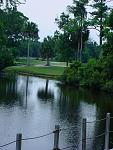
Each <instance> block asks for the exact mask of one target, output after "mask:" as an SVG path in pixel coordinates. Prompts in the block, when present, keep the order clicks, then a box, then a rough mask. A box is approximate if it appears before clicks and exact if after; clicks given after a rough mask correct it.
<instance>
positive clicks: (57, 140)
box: [53, 125, 60, 150]
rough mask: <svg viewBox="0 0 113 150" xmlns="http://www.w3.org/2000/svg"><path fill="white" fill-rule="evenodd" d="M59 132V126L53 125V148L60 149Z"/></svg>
mask: <svg viewBox="0 0 113 150" xmlns="http://www.w3.org/2000/svg"><path fill="white" fill-rule="evenodd" d="M59 132H60V126H59V125H55V131H54V148H53V150H60V149H59Z"/></svg>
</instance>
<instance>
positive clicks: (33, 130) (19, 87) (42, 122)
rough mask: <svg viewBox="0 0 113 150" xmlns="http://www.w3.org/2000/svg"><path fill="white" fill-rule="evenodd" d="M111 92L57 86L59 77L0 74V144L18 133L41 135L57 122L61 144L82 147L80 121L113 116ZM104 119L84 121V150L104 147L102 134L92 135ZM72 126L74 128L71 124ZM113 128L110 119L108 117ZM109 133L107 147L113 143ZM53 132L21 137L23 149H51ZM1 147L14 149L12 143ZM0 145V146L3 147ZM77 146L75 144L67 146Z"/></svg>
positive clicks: (5, 149)
mask: <svg viewBox="0 0 113 150" xmlns="http://www.w3.org/2000/svg"><path fill="white" fill-rule="evenodd" d="M112 97H113V96H112V95H110V94H105V93H97V92H94V91H93V92H91V91H88V90H82V89H75V88H71V87H64V86H60V85H59V82H58V81H55V80H47V79H42V78H38V77H28V76H13V75H10V76H9V75H1V76H0V145H2V144H5V143H7V142H10V141H13V140H15V136H16V134H17V133H22V134H23V138H27V137H34V136H40V135H43V134H46V133H49V132H51V131H53V130H54V126H55V124H59V125H60V127H61V128H68V130H62V131H61V133H60V148H61V149H62V148H64V147H67V146H72V145H78V149H79V150H80V149H81V142H80V140H81V121H82V118H87V121H93V120H96V119H101V118H104V117H105V114H106V113H107V112H110V113H111V116H113V98H112ZM104 125H105V122H104V121H102V122H98V123H96V124H95V123H92V124H87V137H91V138H93V140H87V150H103V149H104V148H103V143H104V137H100V138H96V137H95V136H96V135H98V134H101V133H103V132H104V130H105V129H104ZM72 126H74V128H71V127H72ZM111 130H113V121H111ZM112 143H113V135H112V134H110V147H113V145H112ZM52 148H53V135H50V136H47V137H44V138H41V139H36V140H29V141H24V142H23V143H22V150H36V149H37V150H52ZM3 149H4V150H15V144H12V145H9V146H7V147H5V148H3ZM3 149H0V150H3ZM68 149H69V150H76V148H75V147H73V148H68Z"/></svg>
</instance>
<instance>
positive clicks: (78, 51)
mask: <svg viewBox="0 0 113 150" xmlns="http://www.w3.org/2000/svg"><path fill="white" fill-rule="evenodd" d="M77 60H78V61H79V60H80V41H78V50H77Z"/></svg>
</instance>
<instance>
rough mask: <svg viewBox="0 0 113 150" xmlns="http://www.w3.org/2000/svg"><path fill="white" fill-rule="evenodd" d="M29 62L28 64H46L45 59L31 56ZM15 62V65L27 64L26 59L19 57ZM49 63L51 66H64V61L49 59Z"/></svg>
mask: <svg viewBox="0 0 113 150" xmlns="http://www.w3.org/2000/svg"><path fill="white" fill-rule="evenodd" d="M29 63H30V65H44V64H46V61H42V60H41V59H38V60H37V59H33V58H30V60H29ZM15 64H17V65H19V64H20V65H22V64H23V65H26V64H27V59H26V58H20V59H17V60H16V62H15ZM50 64H51V65H52V66H61V67H65V66H66V62H55V61H50Z"/></svg>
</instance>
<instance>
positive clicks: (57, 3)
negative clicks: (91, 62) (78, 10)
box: [18, 0, 113, 41]
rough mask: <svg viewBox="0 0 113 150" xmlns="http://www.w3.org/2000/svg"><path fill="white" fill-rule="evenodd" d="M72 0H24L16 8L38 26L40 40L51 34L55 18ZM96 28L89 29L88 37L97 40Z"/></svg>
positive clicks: (64, 10) (54, 28)
mask: <svg viewBox="0 0 113 150" xmlns="http://www.w3.org/2000/svg"><path fill="white" fill-rule="evenodd" d="M111 1H113V0H111ZM72 2H73V0H26V3H25V4H23V5H20V6H19V7H18V10H19V11H21V12H23V13H24V15H25V16H27V17H28V18H29V19H30V21H33V22H34V23H36V24H37V25H38V27H39V37H40V40H42V39H43V38H44V37H46V36H47V35H53V34H54V31H55V30H56V29H57V25H56V24H55V18H56V17H57V16H60V14H61V13H62V12H66V7H67V5H72ZM97 35H99V33H98V32H97V31H96V30H91V31H90V38H91V39H94V40H96V41H99V37H98V36H97Z"/></svg>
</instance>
